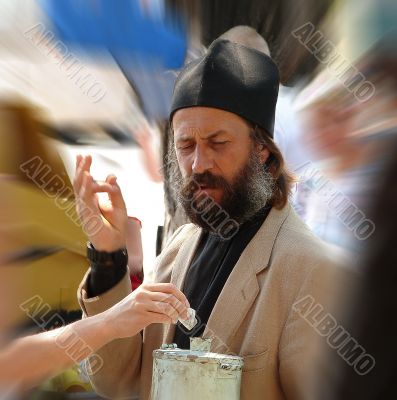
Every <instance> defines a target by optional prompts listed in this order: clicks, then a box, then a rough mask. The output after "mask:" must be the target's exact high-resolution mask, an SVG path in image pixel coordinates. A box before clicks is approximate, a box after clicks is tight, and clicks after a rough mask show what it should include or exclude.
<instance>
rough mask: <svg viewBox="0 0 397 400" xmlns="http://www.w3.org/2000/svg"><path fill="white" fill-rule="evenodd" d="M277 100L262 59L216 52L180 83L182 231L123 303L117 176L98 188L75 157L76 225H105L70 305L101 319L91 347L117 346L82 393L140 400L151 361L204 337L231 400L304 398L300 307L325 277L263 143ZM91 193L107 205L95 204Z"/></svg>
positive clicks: (86, 163) (122, 222)
mask: <svg viewBox="0 0 397 400" xmlns="http://www.w3.org/2000/svg"><path fill="white" fill-rule="evenodd" d="M278 87H279V74H278V70H277V67H276V65H275V64H274V62H273V61H272V59H271V58H270V57H269V56H267V55H265V54H263V53H262V52H259V51H257V50H254V49H252V48H248V47H245V46H243V45H240V44H237V43H232V42H230V41H227V40H223V39H218V40H216V41H215V42H213V44H212V45H211V46H210V48H209V49H208V52H207V53H206V54H205V55H204V56H202V57H201V58H199V59H197V60H194V61H193V62H191V63H190V64H188V65H187V66H186V67H185V68H184V70H183V71H182V72H181V73H180V75H179V77H178V79H177V82H176V84H175V89H174V94H173V102H172V110H171V113H170V124H171V128H172V132H173V142H172V146H171V148H170V154H169V162H170V163H171V169H172V171H173V172H172V174H171V179H172V186H173V188H174V190H175V195H176V196H177V198H178V199H179V201H180V203H181V206H182V207H183V208H184V210H185V212H186V213H187V215H188V216H189V218H190V220H191V222H192V223H191V224H187V225H184V226H182V227H180V228H179V229H178V230H177V231H176V232H175V234H174V235H173V237H172V238H171V239H170V240H169V242H168V244H167V246H166V248H165V249H164V250H163V252H162V253H161V254H160V256H159V257H158V259H157V262H156V265H155V268H154V274H153V277H152V278H151V279H150V280H149V279H148V277H145V281H144V283H143V285H142V286H141V287H139V288H138V289H137V290H135V291H134V292H132V293H131V288H130V284H129V279H128V277H129V274H128V271H127V261H126V259H127V256H126V251H125V249H124V248H125V241H126V238H125V235H126V233H125V232H126V228H125V226H126V212H125V205H124V202H123V199H122V195H121V192H120V188H119V187H118V185H117V183H116V178H115V177H114V176H108V178H107V179H106V182H104V183H99V182H95V181H94V180H93V179H92V177H91V175H90V173H89V170H90V165H91V158H90V157H78V159H77V172H76V178H75V181H74V187H75V192H76V196H77V199H78V210H79V213H80V216H81V218H82V220H83V221H85V220H86V219H87V215H88V214H90V215H91V216H92V214H93V213H94V214H95V215H98V216H100V218H102V221H103V227H102V229H100V230H99V231H98V230H95V232H94V233H91V234H90V232H88V236H89V240H90V244H89V248H88V258H89V260H90V262H91V268H90V270H89V271H88V273H87V275H86V277H85V278H84V280H83V282H82V284H81V287H80V288H79V293H78V295H79V302H80V305H81V307H82V310H83V315H84V316H86V317H87V316H93V315H96V314H100V313H104V317H103V323H102V324H101V328H98V335H99V336H101V335H105V334H106V335H107V337H108V338H109V337H111V338H112V339H117V340H114V341H112V342H110V343H109V344H107V345H105V346H104V347H103V348H102V349H101V350H100V351H99V352H98V353H97V354H98V355H99V356H100V357H101V359H102V360H103V366H102V368H101V369H100V370H99V371H98V372H97V373H96V374H94V375H93V376H92V377H91V381H92V383H93V386H94V388H95V389H96V390H97V391H98V393H99V394H101V395H103V396H106V397H111V398H125V397H129V396H133V395H134V394H135V395H136V394H139V398H140V399H145V400H146V399H148V398H149V396H150V388H151V378H152V352H153V350H155V349H157V348H159V347H160V346H161V344H162V343H176V344H177V345H178V346H179V347H180V348H188V347H189V337H191V336H202V337H207V338H212V347H211V350H212V351H215V352H218V353H228V354H237V355H240V356H242V357H243V358H244V368H243V373H242V382H241V399H243V400H253V399H263V398H266V399H271V400H278V399H280V400H281V399H303V398H307V397H306V391H307V389H308V383H309V380H308V373H309V375H310V368H309V367H310V361H311V357H309V354H310V353H311V351H310V350H311V343H312V340H313V335H314V336H315V335H316V334H315V330H314V329H313V328H312V327H310V326H309V325H308V324H307V322H306V321H305V320H304V319H303V318H302V317H301V316H300V314H299V313H298V312H296V305H297V304H300V300H301V299H305V298H306V299H307V298H311V299H316V300H317V301H318V299H319V297H318V296H319V295H320V294H321V293H322V291H323V290H324V286H323V285H322V284H323V283H325V284H327V282H326V281H324V279H325V272H327V271H328V270H330V269H332V268H333V266H332V264H331V263H330V261H329V259H328V257H327V255H326V251H325V248H324V245H323V244H322V243H321V242H320V241H319V240H318V239H317V238H316V237H315V236H314V235H313V234H312V233H311V232H310V230H309V229H308V228H307V227H306V226H305V225H304V223H303V222H302V221H301V220H300V219H299V217H298V216H297V215H296V214H295V212H294V211H293V209H292V208H291V206H290V204H289V201H288V194H289V191H290V186H291V183H292V179H291V176H290V175H289V174H288V172H287V171H286V170H285V168H284V162H283V157H282V155H281V154H280V151H279V150H278V148H277V146H276V145H275V144H274V142H273V140H272V136H273V126H274V114H275V106H276V101H277V92H278ZM101 191H105V192H107V193H108V195H109V199H110V205H109V204H107V205H106V206H104V205H101V204H100V203H98V200H97V197H96V196H97V193H98V192H101ZM87 209H89V210H90V213H87V212H84V211H83V210H87ZM308 296H309V297H308ZM294 305H295V306H294ZM189 306H190V307H192V308H194V309H195V310H196V312H197V320H198V324H197V325H196V327H195V328H194V329H193V330H192V331H190V332H189V331H187V330H186V329H184V328H183V326H182V325H180V323H179V322H178V323H177V320H178V318H179V317H180V318H186V316H187V307H189ZM109 309H111V312H107V310H109ZM102 332H105V333H102Z"/></svg>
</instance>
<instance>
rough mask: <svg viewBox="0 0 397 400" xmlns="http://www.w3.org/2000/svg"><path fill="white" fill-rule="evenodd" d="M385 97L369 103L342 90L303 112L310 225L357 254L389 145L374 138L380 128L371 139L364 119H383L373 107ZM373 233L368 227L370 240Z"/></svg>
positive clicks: (304, 177) (335, 90) (303, 171)
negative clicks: (308, 151)
mask: <svg viewBox="0 0 397 400" xmlns="http://www.w3.org/2000/svg"><path fill="white" fill-rule="evenodd" d="M368 78H369V76H368ZM378 89H379V87H378ZM381 99H382V95H380V93H378V94H377V95H376V96H374V99H373V100H371V101H370V102H369V101H367V102H365V103H360V102H359V101H357V100H356V99H355V98H353V96H352V95H351V94H350V93H349V92H348V91H347V89H345V88H344V87H340V86H337V87H333V88H332V89H331V90H330V91H329V92H326V93H324V94H323V95H322V96H320V97H319V98H317V99H316V100H315V101H313V102H311V103H310V104H309V105H307V106H306V107H305V108H304V109H302V111H301V112H302V116H303V125H304V132H305V134H304V137H303V140H304V143H305V144H306V145H307V148H308V149H309V150H310V155H311V160H312V161H310V162H309V163H306V164H302V166H301V167H300V173H301V178H302V181H303V184H304V185H306V186H307V187H308V188H309V189H310V191H311V193H310V195H309V196H305V199H304V201H305V203H304V204H303V203H302V204H301V207H302V208H304V209H305V211H304V212H305V215H306V219H305V221H306V222H307V223H308V225H309V226H310V227H311V228H312V229H313V231H314V232H315V233H316V234H317V235H318V236H319V237H321V238H322V239H323V240H325V241H327V242H328V243H330V244H333V245H335V246H337V247H340V248H342V249H345V250H346V251H348V252H352V253H353V254H356V253H357V252H358V251H359V249H360V247H361V245H362V243H363V241H364V240H365V239H366V237H367V235H366V234H361V232H360V229H361V228H360V226H361V224H363V223H364V221H370V220H369V219H368V218H367V212H368V205H369V201H370V199H372V198H373V196H374V193H375V191H376V189H377V183H378V180H377V176H378V174H379V171H380V170H381V169H382V165H383V162H384V160H383V157H379V155H380V154H382V153H383V152H384V151H385V150H386V149H387V147H388V142H389V140H388V139H389V138H387V137H382V135H379V136H378V135H376V134H375V132H376V130H377V128H376V127H373V128H372V135H368V134H367V133H366V132H365V130H366V129H368V126H366V127H365V128H363V126H362V119H363V116H364V115H365V116H366V118H368V116H370V115H372V116H373V117H374V118H377V119H378V120H380V119H381V115H380V114H379V113H378V116H377V117H376V116H375V115H374V112H375V111H374V109H373V108H374V107H373V106H374V104H376V103H377V102H379V101H381ZM371 136H372V137H371ZM300 186H302V184H301V185H300ZM371 225H372V224H371ZM363 226H364V225H363ZM372 229H373V227H372V228H371V227H369V225H368V236H369V235H370V234H371V230H372Z"/></svg>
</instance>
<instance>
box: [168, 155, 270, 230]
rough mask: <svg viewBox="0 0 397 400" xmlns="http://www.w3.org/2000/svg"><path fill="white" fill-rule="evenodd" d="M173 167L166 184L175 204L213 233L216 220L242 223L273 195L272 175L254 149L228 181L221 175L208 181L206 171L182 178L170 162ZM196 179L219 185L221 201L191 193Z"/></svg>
mask: <svg viewBox="0 0 397 400" xmlns="http://www.w3.org/2000/svg"><path fill="white" fill-rule="evenodd" d="M173 166H174V167H175V166H176V167H177V170H175V171H173V173H171V174H170V183H171V187H172V188H173V190H174V194H175V197H176V198H177V199H178V203H179V205H180V206H182V208H183V209H184V211H185V213H186V215H187V216H188V217H189V219H190V221H191V222H193V223H194V224H196V225H198V226H199V227H201V228H203V229H205V230H207V231H210V232H215V233H216V232H217V231H218V230H219V226H220V223H223V222H224V221H226V220H231V221H234V225H235V226H239V225H241V224H243V223H244V222H246V221H248V220H249V219H251V218H252V217H253V216H254V215H255V214H256V213H257V212H258V211H259V210H260V209H262V208H263V207H264V206H265V205H266V204H268V202H269V200H270V199H271V198H272V196H273V192H274V185H275V181H274V178H273V176H272V175H271V173H270V172H268V171H267V168H266V167H265V166H264V165H263V164H262V163H261V162H260V160H259V158H258V156H257V155H256V154H255V153H254V152H252V153H251V155H250V158H249V160H248V162H247V163H246V165H245V166H244V167H243V168H242V169H241V170H240V172H239V173H238V175H237V176H236V178H235V179H234V181H233V183H232V184H229V183H227V182H226V181H225V180H224V179H223V178H221V177H215V178H214V180H212V179H211V176H208V177H207V176H206V175H207V174H209V175H212V174H210V173H204V174H200V175H195V176H191V177H188V178H185V179H184V178H183V177H182V175H181V173H180V170H179V166H178V164H177V163H174V165H173ZM204 178H206V179H204ZM196 182H198V183H204V184H207V183H208V184H210V185H211V183H213V184H214V186H215V187H222V189H223V195H222V199H221V201H220V202H219V203H216V202H215V201H214V200H213V199H212V198H211V197H210V196H207V195H205V194H203V195H195V194H194V193H193V192H192V190H193V189H194V188H197V186H198V185H197V183H196ZM192 188H193V189H192ZM189 189H190V190H189ZM221 216H222V217H223V221H222V219H221V218H220V217H221Z"/></svg>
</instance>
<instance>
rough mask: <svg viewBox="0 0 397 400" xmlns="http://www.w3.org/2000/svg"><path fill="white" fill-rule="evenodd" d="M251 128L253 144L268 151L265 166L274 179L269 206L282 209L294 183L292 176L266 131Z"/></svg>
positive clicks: (254, 127)
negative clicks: (262, 146) (264, 147)
mask: <svg viewBox="0 0 397 400" xmlns="http://www.w3.org/2000/svg"><path fill="white" fill-rule="evenodd" d="M250 125H251V126H252V131H251V138H252V140H253V141H254V142H256V143H258V144H261V145H264V146H266V147H267V149H268V150H269V153H270V154H269V158H268V159H267V161H266V163H265V166H266V168H267V169H268V171H269V172H270V173H271V174H272V176H273V178H274V183H275V184H274V193H273V196H272V198H271V199H270V204H271V205H272V206H273V207H275V208H277V209H281V208H283V207H284V206H285V205H286V204H287V202H288V198H289V196H290V194H291V189H292V186H293V184H294V183H295V182H296V178H295V177H294V175H293V174H292V173H291V172H290V171H289V170H288V168H287V167H286V165H285V161H284V157H283V155H282V154H281V151H280V149H279V148H278V147H277V145H276V143H275V142H274V141H273V139H272V138H271V137H270V136H269V134H268V133H267V131H266V130H265V129H263V128H261V127H259V126H257V125H255V126H253V125H252V124H250Z"/></svg>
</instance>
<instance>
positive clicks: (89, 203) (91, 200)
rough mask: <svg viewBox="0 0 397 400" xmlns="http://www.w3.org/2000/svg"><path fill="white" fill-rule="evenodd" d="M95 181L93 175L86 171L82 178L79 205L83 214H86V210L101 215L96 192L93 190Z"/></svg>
mask: <svg viewBox="0 0 397 400" xmlns="http://www.w3.org/2000/svg"><path fill="white" fill-rule="evenodd" d="M93 186H94V181H93V178H92V176H91V175H90V174H89V173H88V172H87V171H85V172H84V174H83V178H82V184H81V188H80V193H79V199H78V202H79V204H78V206H79V208H80V213H81V214H82V215H81V216H82V217H83V216H84V213H85V212H88V211H89V212H90V214H93V213H95V214H98V215H100V210H99V206H98V201H97V197H96V194H95V192H94V191H93Z"/></svg>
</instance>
